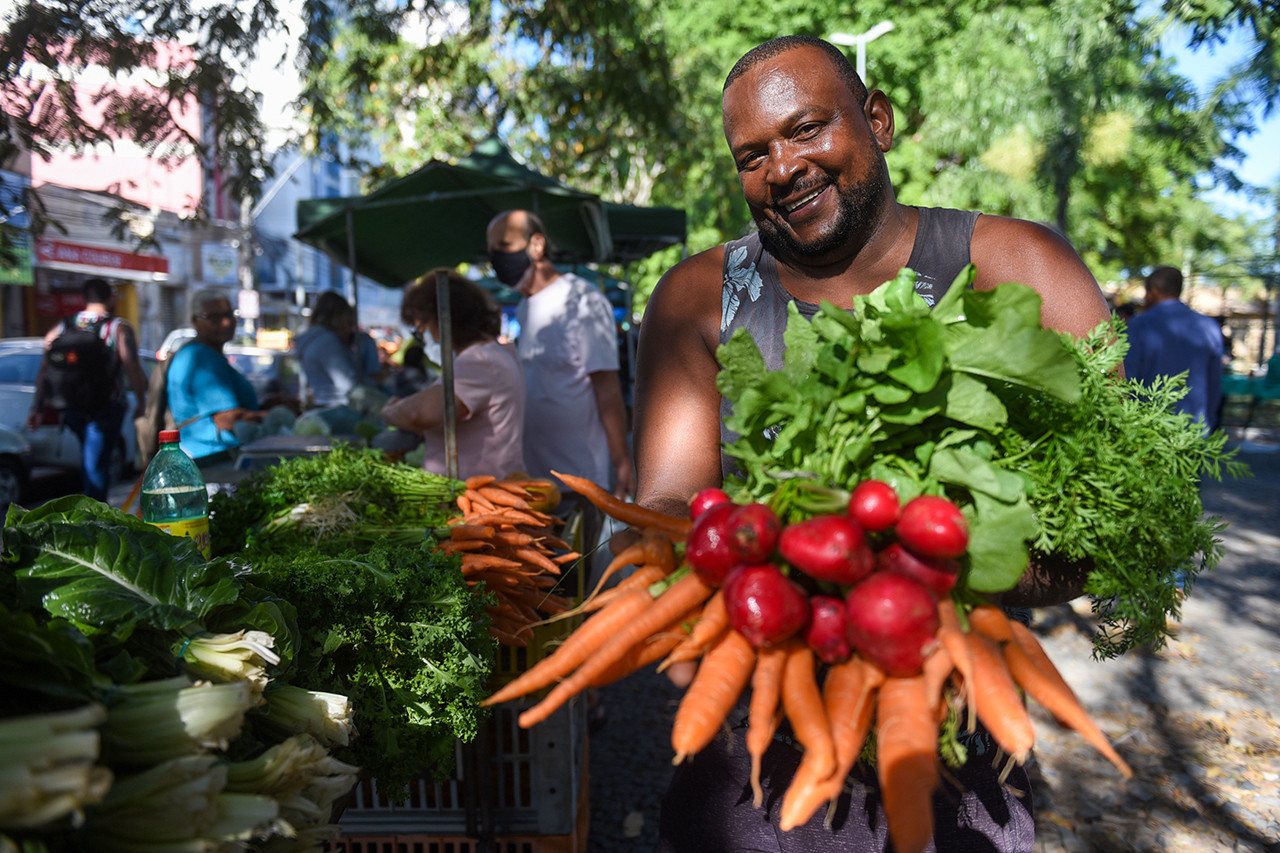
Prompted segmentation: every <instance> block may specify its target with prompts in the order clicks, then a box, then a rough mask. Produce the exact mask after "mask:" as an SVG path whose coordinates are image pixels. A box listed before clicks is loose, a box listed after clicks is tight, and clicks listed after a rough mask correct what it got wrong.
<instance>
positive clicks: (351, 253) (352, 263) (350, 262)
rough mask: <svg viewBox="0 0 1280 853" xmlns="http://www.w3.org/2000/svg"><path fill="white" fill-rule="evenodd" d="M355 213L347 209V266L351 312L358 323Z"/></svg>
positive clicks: (358, 297) (358, 295) (358, 288)
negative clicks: (349, 277) (349, 279)
mask: <svg viewBox="0 0 1280 853" xmlns="http://www.w3.org/2000/svg"><path fill="white" fill-rule="evenodd" d="M355 216H356V212H355V210H353V209H352V208H351V207H350V206H348V207H347V266H348V267H349V268H350V269H351V310H352V311H354V312H355V314H356V322H357V323H359V322H360V284H359V282H358V275H357V273H356V221H355Z"/></svg>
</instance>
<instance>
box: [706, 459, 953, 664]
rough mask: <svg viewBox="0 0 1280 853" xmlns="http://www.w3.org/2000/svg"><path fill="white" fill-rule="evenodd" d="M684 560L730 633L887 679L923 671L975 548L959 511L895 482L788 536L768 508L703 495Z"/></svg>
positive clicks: (874, 484)
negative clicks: (858, 663)
mask: <svg viewBox="0 0 1280 853" xmlns="http://www.w3.org/2000/svg"><path fill="white" fill-rule="evenodd" d="M690 511H691V513H690V514H691V516H692V518H693V525H692V527H691V528H690V530H689V535H688V538H687V539H686V541H685V560H686V561H687V562H688V563H689V565H690V566H691V567H692V568H693V570H694V571H695V572H697V573H698V574H699V575H700V576H701V577H702V578H703V579H704V580H706V581H707V582H708V583H711V584H714V585H719V586H720V587H721V589H722V592H723V595H724V603H725V608H726V610H727V611H728V614H729V624H730V625H732V626H733V628H734V629H736V630H737V631H738V633H740V634H742V635H743V636H744V637H746V638H747V639H748V640H749V641H750V642H751V643H753V644H754V645H756V646H761V647H763V646H770V645H774V644H776V643H780V642H782V641H784V640H786V639H788V638H790V637H793V636H797V635H800V636H802V637H803V638H804V640H805V642H806V643H807V644H808V645H809V647H810V648H812V649H813V651H814V653H815V654H816V655H817V656H818V657H819V658H821V659H822V660H824V661H826V662H827V663H835V662H837V661H841V660H845V659H847V658H848V657H849V656H850V655H851V654H852V653H853V652H854V651H857V652H859V653H861V654H862V655H863V656H864V657H866V658H867V659H869V660H871V661H873V662H874V663H876V664H878V665H879V666H880V667H881V668H882V669H884V670H885V671H886V672H888V673H889V674H892V675H907V674H911V673H915V672H919V670H920V667H921V663H922V662H923V660H924V658H925V656H926V655H927V654H928V652H929V650H930V649H931V647H932V644H933V642H934V637H935V634H936V632H937V629H938V599H939V598H940V597H944V596H947V595H948V594H950V592H951V589H952V588H953V587H954V586H955V583H956V579H957V577H958V575H959V573H960V568H961V565H960V562H959V558H960V557H961V556H962V555H963V554H964V553H965V549H966V548H967V547H968V544H969V529H968V524H967V522H966V521H965V517H964V515H963V514H961V512H960V509H959V508H958V507H957V506H956V505H955V504H954V503H952V502H951V501H949V500H947V499H946V498H944V497H938V496H935V495H921V496H919V497H916V498H914V499H912V500H910V501H908V502H907V503H906V505H905V506H904V505H901V504H900V502H899V499H898V495H897V493H896V492H895V491H894V489H893V487H892V486H890V485H889V484H888V483H884V482H881V481H879V480H867V481H865V482H863V483H861V484H859V485H858V486H857V488H855V489H854V490H853V492H852V494H851V496H850V498H849V504H848V510H847V512H845V513H839V514H836V513H831V514H824V515H815V516H813V517H811V518H807V519H805V520H803V521H799V522H796V523H794V524H790V525H786V526H783V524H782V522H781V521H780V520H779V518H778V516H777V514H776V513H775V512H774V511H773V510H772V509H771V508H770V507H769V506H767V505H765V504H762V503H749V504H736V503H733V502H732V501H731V500H730V498H729V496H728V495H727V494H726V493H725V492H723V491H722V490H720V489H704V490H703V491H701V492H699V493H698V494H697V495H696V496H695V497H694V499H693V502H692V503H691V505H690Z"/></svg>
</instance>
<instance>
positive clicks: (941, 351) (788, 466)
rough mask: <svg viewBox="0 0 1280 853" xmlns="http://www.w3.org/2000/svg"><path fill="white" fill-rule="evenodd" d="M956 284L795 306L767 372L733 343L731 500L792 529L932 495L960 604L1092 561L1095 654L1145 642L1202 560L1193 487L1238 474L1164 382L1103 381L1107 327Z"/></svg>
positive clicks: (1000, 290)
mask: <svg viewBox="0 0 1280 853" xmlns="http://www.w3.org/2000/svg"><path fill="white" fill-rule="evenodd" d="M972 276H973V270H972V267H971V268H970V269H969V270H967V271H966V273H965V274H963V275H962V276H961V277H960V278H959V279H958V280H957V281H956V282H955V284H953V286H952V287H951V288H950V290H949V291H948V292H947V294H946V295H945V296H944V297H943V299H942V300H941V301H940V302H939V303H938V305H937V306H935V307H934V308H933V309H932V310H930V308H929V306H928V305H927V304H926V303H925V301H924V300H923V299H922V298H920V297H919V296H918V295H917V294H916V293H915V291H914V287H913V283H914V273H912V272H911V271H910V270H904V271H903V272H902V273H901V274H899V276H898V277H897V278H896V279H895V280H894V281H892V282H889V283H888V284H886V285H885V286H884V287H881V288H879V289H877V290H876V291H874V292H873V293H871V294H869V295H867V296H860V297H857V298H856V299H855V300H854V305H853V308H852V310H850V311H844V310H841V309H838V308H836V307H835V306H832V305H830V304H824V305H822V306H821V307H820V309H819V310H818V312H817V314H816V315H815V316H814V317H813V319H812V321H808V320H806V319H805V318H804V317H802V316H801V315H800V314H799V312H798V311H797V309H796V308H795V306H794V305H792V306H791V308H790V311H791V315H790V318H789V322H788V325H787V330H786V334H785V341H786V344H787V349H786V355H785V361H784V364H783V366H782V368H781V369H780V370H778V371H773V372H771V371H769V370H767V369H766V366H765V363H764V360H763V358H762V357H761V355H760V353H759V350H758V349H757V348H756V346H755V343H754V342H753V341H752V339H751V337H750V335H749V334H748V333H747V332H746V331H745V330H739V331H738V332H736V333H735V334H734V335H733V336H732V337H731V338H730V339H729V340H728V341H727V342H726V343H725V344H724V345H723V346H721V348H720V350H719V353H718V357H719V360H720V363H721V365H722V370H721V372H720V375H719V378H718V387H719V389H720V391H721V393H722V394H724V396H725V397H726V398H728V400H729V401H730V402H731V403H732V407H733V411H732V415H731V416H730V417H729V418H728V420H727V425H728V427H729V428H730V429H731V430H733V431H734V432H736V433H737V438H736V439H734V440H733V441H731V442H729V443H728V444H727V445H726V447H725V452H726V453H727V454H728V455H729V456H731V457H733V458H735V459H736V460H737V462H738V466H739V469H740V474H739V476H737V477H735V478H731V480H730V487H731V488H736V489H737V490H738V491H739V493H740V495H741V496H744V497H746V498H749V499H751V500H763V501H768V502H769V503H770V504H771V505H772V506H773V507H774V509H775V510H777V511H778V512H779V514H780V515H781V516H782V517H783V518H784V519H785V520H788V521H790V520H795V519H798V518H801V517H804V516H807V515H811V514H813V513H815V512H824V511H831V510H832V509H833V508H835V507H838V506H841V505H842V502H843V501H844V500H845V499H846V498H847V494H848V490H850V489H852V488H853V486H855V485H856V484H857V483H858V482H861V481H862V480H865V479H868V478H876V479H881V480H885V481H886V482H889V483H890V484H891V485H893V486H894V487H895V489H896V490H897V491H898V494H899V495H900V496H901V498H902V500H903V501H904V502H905V501H907V500H910V499H911V498H913V497H915V496H916V495H919V494H925V493H928V494H943V495H946V496H947V497H948V498H950V499H951V500H953V501H955V502H956V503H957V505H959V506H960V507H961V508H962V510H963V512H964V513H965V516H966V518H967V519H968V521H969V525H970V534H971V535H970V545H969V553H968V555H967V566H966V569H965V571H964V574H963V576H962V594H964V592H963V591H968V592H977V593H985V592H999V591H1003V590H1007V589H1010V588H1011V587H1013V586H1014V585H1015V584H1016V583H1017V582H1018V580H1019V579H1020V578H1021V577H1022V575H1023V573H1024V572H1025V570H1026V567H1027V564H1028V560H1029V558H1030V555H1031V550H1032V548H1034V549H1035V550H1036V551H1038V552H1040V553H1043V554H1052V555H1055V556H1058V557H1063V558H1066V559H1068V560H1076V561H1083V560H1091V561H1092V567H1093V570H1092V572H1091V573H1090V575H1089V584H1088V587H1087V592H1089V593H1090V594H1091V595H1093V596H1094V599H1095V608H1096V609H1097V610H1098V611H1099V613H1100V614H1101V615H1102V617H1103V625H1102V629H1101V630H1100V631H1099V633H1098V635H1097V636H1096V637H1095V651H1096V653H1097V654H1099V655H1101V656H1106V655H1113V654H1119V653H1120V652H1123V651H1125V650H1126V649H1128V648H1132V647H1133V646H1135V645H1138V644H1141V643H1147V642H1151V643H1156V644H1158V643H1159V642H1161V641H1162V640H1163V636H1164V634H1163V632H1164V625H1165V616H1166V614H1167V613H1171V612H1176V608H1177V599H1176V594H1175V592H1174V586H1173V577H1174V573H1175V571H1179V570H1180V571H1183V572H1185V573H1186V574H1187V575H1188V576H1194V573H1195V571H1198V570H1204V569H1207V568H1211V567H1212V566H1213V565H1214V564H1215V563H1216V562H1217V558H1218V544H1217V539H1216V534H1217V533H1218V532H1219V531H1220V528H1219V527H1218V523H1217V522H1216V520H1214V519H1203V518H1202V517H1201V506H1200V500H1199V493H1198V484H1199V482H1200V480H1201V479H1202V478H1203V477H1205V476H1213V477H1217V476H1221V474H1222V472H1223V471H1224V470H1225V471H1228V472H1231V473H1239V472H1240V471H1242V470H1243V468H1242V466H1239V465H1238V464H1236V463H1233V462H1231V461H1230V454H1229V453H1227V452H1226V451H1225V450H1224V446H1225V436H1221V435H1218V436H1210V437H1205V436H1203V435H1202V434H1201V432H1200V429H1199V426H1198V425H1197V424H1195V423H1193V422H1191V421H1190V420H1189V419H1188V418H1186V417H1185V416H1181V415H1177V414H1175V413H1174V412H1173V411H1172V410H1171V408H1170V406H1171V404H1172V403H1173V402H1174V401H1176V400H1177V399H1178V398H1179V397H1180V396H1181V395H1182V394H1183V393H1185V389H1183V388H1182V387H1181V384H1180V382H1179V381H1176V380H1170V381H1168V382H1164V383H1160V384H1159V385H1157V386H1156V387H1153V388H1142V387H1140V386H1138V385H1136V383H1132V382H1126V381H1124V380H1122V379H1119V378H1118V377H1117V375H1116V368H1117V366H1118V365H1120V364H1121V363H1122V361H1123V357H1124V352H1125V348H1126V346H1127V344H1126V342H1125V340H1124V336H1123V331H1122V327H1120V326H1118V325H1116V324H1103V325H1101V326H1100V327H1099V328H1098V329H1097V330H1095V331H1094V332H1093V334H1091V335H1090V336H1088V337H1087V338H1086V339H1084V340H1079V341H1077V340H1074V339H1072V338H1070V337H1069V336H1065V335H1060V334H1058V333H1056V332H1052V331H1048V330H1045V329H1043V328H1041V326H1040V297H1039V295H1038V294H1036V293H1035V291H1033V290H1031V289H1030V288H1028V287H1026V286H1024V285H1021V284H1013V283H1010V284H1004V285H1001V286H999V287H997V288H995V289H994V290H991V291H976V290H972V289H970V288H969V287H968V286H967V285H968V284H969V283H970V282H971V281H972ZM1155 472H1159V476H1153V474H1154V473H1155Z"/></svg>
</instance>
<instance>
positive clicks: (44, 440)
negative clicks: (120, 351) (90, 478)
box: [0, 338, 156, 483]
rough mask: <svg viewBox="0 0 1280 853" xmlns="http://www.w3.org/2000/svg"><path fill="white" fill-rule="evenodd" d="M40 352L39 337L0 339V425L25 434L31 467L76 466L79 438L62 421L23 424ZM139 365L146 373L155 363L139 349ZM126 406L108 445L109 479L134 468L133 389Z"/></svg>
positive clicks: (40, 342) (118, 477)
mask: <svg viewBox="0 0 1280 853" xmlns="http://www.w3.org/2000/svg"><path fill="white" fill-rule="evenodd" d="M43 353H44V339H43V338H5V339H2V340H0V426H4V427H6V428H8V429H10V430H12V431H14V432H16V433H17V434H18V435H19V436H21V437H23V438H25V439H26V440H27V442H28V443H29V444H30V446H31V463H32V465H33V466H35V467H49V468H72V469H79V468H80V455H81V454H80V439H78V438H77V437H76V434H75V433H74V432H72V431H71V430H70V429H69V428H68V427H66V426H65V425H63V424H61V423H58V422H56V421H55V422H52V423H46V424H44V425H42V426H40V427H38V428H37V429H36V430H35V432H30V431H28V430H27V427H26V419H27V412H29V411H31V402H32V400H33V399H34V398H35V393H36V374H37V373H38V372H39V371H40V359H41V357H42V355H43ZM138 357H139V358H140V359H141V360H142V369H143V371H144V372H147V373H150V371H151V367H152V366H153V365H154V364H156V360H155V357H154V356H152V355H150V354H149V353H139V355H138ZM127 400H128V403H127V405H128V408H127V409H126V411H125V417H124V423H123V425H122V426H121V430H120V441H119V442H117V444H116V446H115V447H114V448H112V454H111V469H110V470H111V480H112V482H116V483H118V482H120V481H121V480H123V479H124V477H125V475H127V474H128V473H129V472H131V471H133V470H134V460H135V459H136V458H137V455H138V442H137V440H136V438H135V437H134V432H133V415H134V408H135V406H136V403H137V401H136V400H135V399H134V396H133V392H132V391H130V392H129V393H128V395H127Z"/></svg>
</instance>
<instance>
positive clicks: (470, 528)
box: [449, 524, 493, 541]
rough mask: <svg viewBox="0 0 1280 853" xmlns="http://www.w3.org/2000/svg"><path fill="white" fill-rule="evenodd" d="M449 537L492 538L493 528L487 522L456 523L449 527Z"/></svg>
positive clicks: (457, 538)
mask: <svg viewBox="0 0 1280 853" xmlns="http://www.w3.org/2000/svg"><path fill="white" fill-rule="evenodd" d="M449 538H450V539H452V540H454V541H457V540H459V539H492V538H493V528H492V527H489V526H488V525H485V524H455V525H454V526H453V527H450V528H449Z"/></svg>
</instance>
